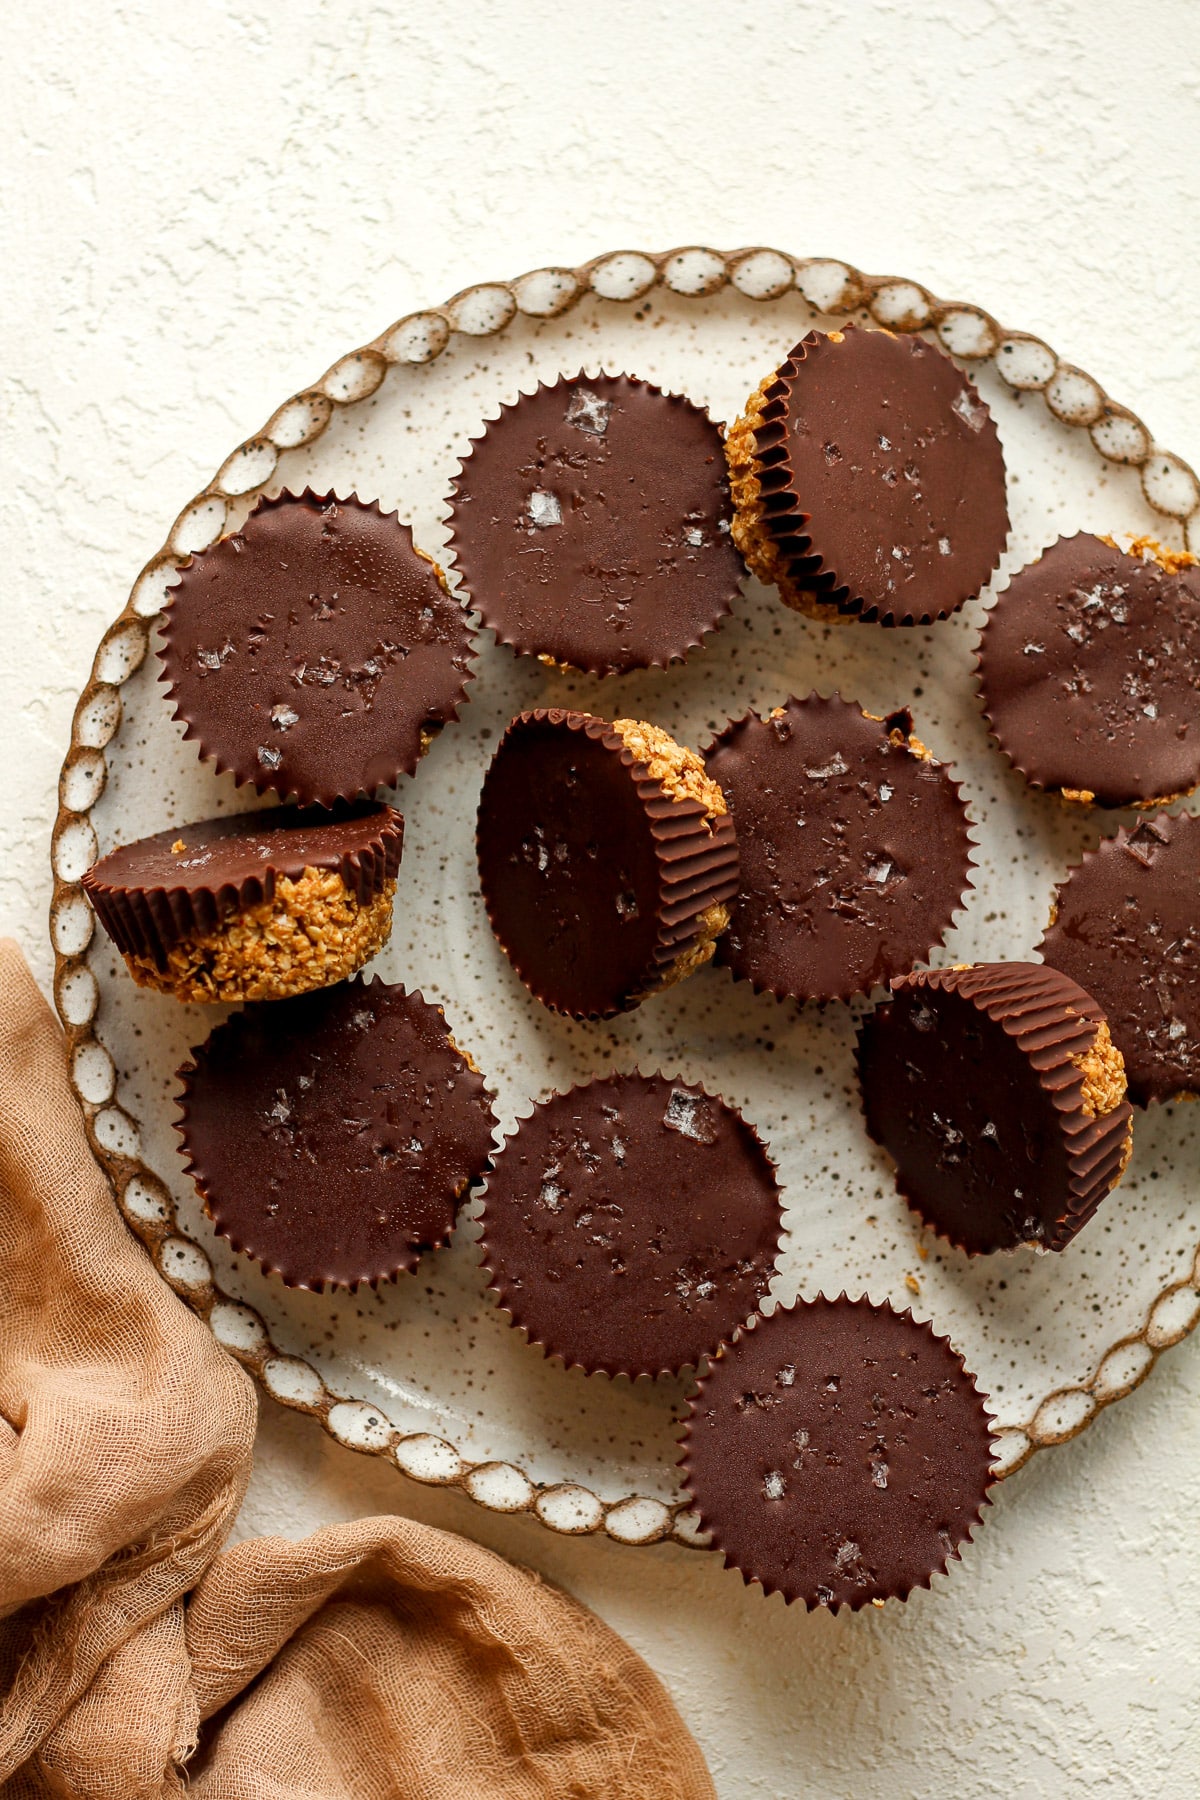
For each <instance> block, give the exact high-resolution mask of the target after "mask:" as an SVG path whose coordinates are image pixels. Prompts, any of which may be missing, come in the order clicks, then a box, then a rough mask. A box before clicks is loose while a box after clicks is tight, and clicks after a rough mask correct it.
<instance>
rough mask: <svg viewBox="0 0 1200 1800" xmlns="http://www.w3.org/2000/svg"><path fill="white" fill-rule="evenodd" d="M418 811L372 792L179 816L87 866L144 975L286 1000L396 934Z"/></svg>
mask: <svg viewBox="0 0 1200 1800" xmlns="http://www.w3.org/2000/svg"><path fill="white" fill-rule="evenodd" d="M403 843H404V820H403V818H402V817H401V816H400V814H399V813H398V812H397V811H396V810H395V808H394V807H391V806H379V805H375V804H374V803H372V802H366V803H360V804H357V805H345V806H339V807H336V808H334V809H332V810H330V811H326V810H324V809H321V808H317V807H312V808H301V807H295V806H279V807H271V808H267V809H265V810H264V811H262V812H250V813H236V814H234V815H233V816H232V817H229V818H224V819H206V820H205V821H204V822H203V823H202V824H199V825H179V826H172V827H171V829H170V830H169V831H160V832H158V833H156V835H155V836H154V837H148V838H141V839H139V840H138V841H137V842H136V843H133V844H123V845H121V846H120V847H119V848H118V849H116V850H113V851H111V852H110V853H109V855H107V856H105V857H102V858H101V860H100V861H99V862H98V863H96V864H95V865H94V866H93V867H92V868H91V869H89V870H88V872H87V874H86V875H85V876H84V878H83V885H84V888H85V890H86V892H87V895H88V898H89V899H90V900H91V903H92V906H93V907H94V908H95V912H96V916H97V918H98V919H99V920H100V923H101V924H102V925H103V926H104V929H105V930H106V931H107V933H108V935H109V937H110V938H111V939H112V940H113V943H114V944H115V945H116V946H117V949H118V950H119V951H120V952H121V955H122V956H123V957H124V958H125V963H126V966H127V968H128V969H129V972H130V974H131V975H132V976H133V978H134V980H135V981H136V982H138V983H139V985H140V986H142V987H152V988H157V989H158V990H159V991H160V992H162V993H165V994H173V995H174V996H175V997H176V999H178V1000H282V999H286V998H287V997H288V996H289V995H292V994H301V993H305V992H306V991H308V990H309V989H311V988H316V987H324V986H326V985H327V984H328V983H330V982H334V981H343V980H345V978H346V976H348V975H353V974H354V972H355V970H356V969H360V968H361V967H362V965H363V964H364V963H365V962H368V961H369V960H370V958H371V957H372V956H374V955H375V954H376V952H377V951H379V950H380V949H382V947H383V945H384V944H385V943H386V942H387V939H388V936H389V934H390V932H391V929H392V899H393V896H394V894H395V891H396V873H397V870H398V869H399V867H400V853H401V849H402V846H403Z"/></svg>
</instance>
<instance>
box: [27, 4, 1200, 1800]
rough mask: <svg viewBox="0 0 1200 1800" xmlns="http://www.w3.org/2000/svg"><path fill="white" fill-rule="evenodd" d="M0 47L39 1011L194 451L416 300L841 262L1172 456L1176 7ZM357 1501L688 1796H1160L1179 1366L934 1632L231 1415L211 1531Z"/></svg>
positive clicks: (1199, 1451)
mask: <svg viewBox="0 0 1200 1800" xmlns="http://www.w3.org/2000/svg"><path fill="white" fill-rule="evenodd" d="M2 18H3V42H4V50H3V64H4V66H3V72H2V75H0V80H2V82H3V94H2V103H3V127H2V135H0V142H2V144H3V150H2V151H0V160H2V164H3V167H2V172H0V177H2V180H3V194H2V195H0V202H2V204H0V216H2V217H3V218H4V219H5V221H6V223H7V230H6V232H5V234H4V235H5V237H6V238H7V240H8V251H7V253H6V255H5V257H4V259H3V266H2V267H0V331H2V332H3V340H4V355H3V361H2V363H0V382H2V383H3V394H4V423H5V432H4V443H3V467H2V469H0V509H2V519H0V546H2V548H0V558H2V560H0V606H2V607H3V615H2V616H3V625H4V653H3V656H2V657H0V684H2V685H0V746H2V747H3V749H4V750H5V751H6V752H7V755H6V757H5V763H6V767H5V775H6V780H5V782H4V785H3V791H2V792H0V929H4V930H7V931H10V932H13V933H15V934H16V936H17V937H18V938H19V939H20V940H21V942H22V943H23V945H24V947H25V949H26V952H27V953H28V955H29V956H30V959H31V960H32V962H33V965H34V968H35V971H36V972H37V974H38V976H39V977H40V978H41V979H42V981H43V983H46V981H47V977H48V975H49V971H50V958H49V951H48V946H47V943H46V935H45V913H46V905H47V897H48V891H49V881H48V871H47V856H48V841H49V824H50V820H51V818H52V816H53V810H54V793H55V784H56V780H57V774H58V766H59V762H60V760H61V755H62V751H63V747H64V745H65V743H66V741H67V733H68V726H69V720H70V714H71V709H72V704H73V698H74V696H75V694H76V693H77V692H78V690H79V688H80V687H81V686H82V684H83V681H84V678H85V675H86V672H87V668H88V664H89V662H90V658H91V654H92V649H93V647H94V645H95V643H96V641H97V640H98V638H99V636H100V634H101V631H102V629H103V627H104V625H105V623H106V622H107V621H108V619H109V618H110V617H112V616H113V615H115V614H116V612H117V611H118V610H119V609H120V606H121V604H122V602H123V599H124V596H125V592H126V589H127V587H128V585H129V582H130V580H131V578H132V576H133V574H134V573H136V571H137V569H138V568H139V566H140V564H141V563H142V561H143V560H144V558H145V557H146V556H147V554H149V553H150V552H151V551H152V550H154V549H156V548H157V546H158V544H159V543H160V541H161V539H162V536H163V534H164V531H165V528H166V526H167V525H168V524H169V522H170V520H171V519H172V518H173V517H174V515H175V513H176V511H177V510H178V508H179V506H180V505H181V504H182V503H183V502H184V501H185V500H186V499H188V498H189V497H190V495H191V494H192V493H193V492H194V491H195V490H196V489H197V488H198V487H199V486H200V485H202V483H203V481H204V480H205V479H206V478H207V476H208V475H209V474H210V472H211V471H212V470H213V469H214V468H215V467H216V465H217V464H218V463H219V462H220V461H221V460H222V459H223V457H224V456H225V454H226V453H227V452H228V451H229V450H230V449H232V447H233V446H234V444H235V443H237V442H238V441H239V440H240V439H241V438H243V437H244V436H246V435H248V434H249V433H250V432H251V431H253V430H254V429H255V428H256V427H257V426H258V425H260V424H261V422H262V421H263V420H264V419H265V418H266V417H267V415H268V414H269V413H270V412H271V411H272V409H273V408H274V406H275V405H276V403H277V402H278V401H279V400H280V399H282V398H283V397H284V396H285V395H286V394H288V393H290V392H291V391H292V390H293V389H294V388H297V387H299V386H301V385H303V384H304V383H305V382H307V381H309V380H311V379H312V378H314V377H315V376H316V375H318V374H319V373H320V372H321V370H322V369H324V368H325V367H326V366H327V365H328V364H329V363H330V362H331V361H333V359H334V357H335V356H336V355H337V354H338V353H339V352H341V351H343V350H345V349H348V348H350V347H352V346H353V345H355V344H357V343H359V342H361V341H363V340H364V339H366V338H369V337H371V336H373V335H374V334H375V333H376V332H377V331H378V330H379V329H381V328H382V327H383V326H384V325H385V324H387V323H388V322H389V321H390V320H391V319H393V318H395V317H398V316H399V315H400V314H402V313H404V312H406V311H408V310H410V309H412V308H414V307H416V306H420V305H424V304H427V303H430V302H437V301H439V300H441V299H444V298H446V297H447V296H448V295H449V294H450V293H452V292H453V291H454V290H455V289H456V288H458V287H461V286H465V285H467V284H468V283H470V282H472V281H474V280H478V279H483V278H487V277H495V276H503V275H509V274H515V273H517V272H519V271H520V270H522V269H524V268H526V267H533V266H536V265H537V264H539V263H542V262H546V261H554V262H560V263H561V262H566V263H570V262H574V261H577V260H582V259H584V258H586V257H587V256H590V255H592V254H593V253H595V252H597V251H599V250H604V249H610V248H616V247H618V246H619V245H622V244H628V245H632V246H639V247H646V248H659V247H666V246H667V245H670V244H677V243H689V242H708V243H714V244H718V245H722V246H726V245H733V244H738V243H755V242H764V243H769V244H779V245H780V246H781V247H784V248H788V249H791V250H794V251H796V252H798V253H801V254H811V255H833V256H844V257H847V258H849V259H850V260H851V261H856V262H858V263H859V264H860V265H862V266H864V267H867V268H870V269H886V270H888V271H889V272H895V273H903V274H907V275H912V276H915V277H918V278H919V279H922V280H924V281H926V282H927V283H928V284H929V285H931V286H932V287H934V288H935V289H936V290H938V291H940V292H941V293H943V294H947V295H960V296H962V297H964V298H970V299H974V300H976V301H979V302H981V303H982V304H983V305H985V306H987V307H989V308H990V309H991V310H992V311H994V312H995V313H996V314H997V316H998V317H1000V318H1001V319H1003V320H1004V321H1005V323H1006V324H1009V325H1014V326H1019V327H1024V328H1025V329H1028V330H1032V331H1035V332H1038V333H1041V334H1042V335H1044V336H1045V337H1047V338H1048V339H1049V341H1050V342H1051V343H1053V344H1055V345H1056V346H1057V347H1058V348H1059V349H1060V350H1061V351H1062V352H1063V353H1064V354H1066V355H1068V356H1070V357H1071V358H1072V359H1073V360H1075V361H1077V362H1079V363H1080V364H1082V366H1083V367H1085V368H1087V369H1089V370H1090V371H1092V372H1093V373H1094V374H1095V375H1096V376H1098V377H1099V379H1100V380H1102V381H1103V382H1104V383H1105V384H1106V385H1108V386H1109V387H1110V389H1111V391H1113V392H1114V393H1115V394H1116V395H1117V396H1118V397H1119V398H1120V399H1122V400H1124V401H1126V402H1127V403H1128V404H1130V405H1132V406H1133V407H1134V408H1135V409H1136V410H1138V411H1140V412H1141V414H1142V416H1143V417H1144V418H1145V419H1146V420H1147V421H1148V423H1149V424H1150V426H1151V428H1152V430H1153V431H1154V432H1155V433H1156V434H1157V436H1158V437H1159V439H1160V440H1161V441H1162V442H1165V443H1167V444H1169V445H1171V446H1172V447H1173V448H1176V449H1178V450H1180V451H1181V452H1183V453H1184V454H1185V455H1188V454H1190V456H1191V457H1192V459H1193V460H1195V458H1196V457H1197V456H1200V416H1198V412H1200V380H1198V355H1197V343H1198V341H1200V340H1198V335H1197V328H1196V299H1195V274H1194V270H1195V255H1196V244H1197V241H1198V238H1200V174H1198V171H1200V74H1198V70H1200V8H1198V7H1197V6H1196V5H1195V4H1194V0H1136V3H1135V4H1133V5H1130V4H1129V0H1074V3H1072V0H894V3H889V0H834V3H832V4H828V5H822V6H815V5H812V4H810V3H809V0H802V3H797V0H791V3H789V0H774V3H773V4H766V3H764V0H757V3H754V4H746V3H745V0H737V3H734V4H721V0H565V3H564V0H552V3H548V4H547V3H545V0H543V3H542V4H534V3H531V0H504V3H500V0H490V3H489V0H440V4H439V3H437V0H417V3H413V0H407V3H404V4H396V3H391V4H387V3H382V4H378V5H367V4H363V3H362V0H345V3H343V4H340V5H336V6H335V5H325V4H321V3H320V0H287V4H286V5H283V6H278V5H277V6H273V7H267V6H263V5H258V4H255V3H254V0H240V3H239V0H188V3H187V4H184V3H183V0H148V3H145V4H135V3H133V0H123V3H122V0H115V3H114V4H113V5H112V6H111V7H102V6H100V5H98V4H97V3H96V0H59V4H57V5H56V6H55V7H53V8H49V7H24V8H20V9H18V7H17V6H16V4H15V3H11V4H10V5H9V6H7V7H6V8H4V11H3V15H2ZM1198 1213H1200V1203H1198ZM388 1508H397V1509H403V1510H408V1511H411V1512H414V1513H416V1514H418V1515H419V1516H420V1517H422V1518H427V1519H431V1520H434V1521H436V1522H438V1523H441V1524H446V1525H449V1526H452V1527H456V1528H458V1529H461V1530H465V1531H468V1532H471V1533H473V1534H475V1535H477V1536H479V1537H481V1538H482V1539H484V1540H485V1541H486V1542H487V1543H489V1544H491V1545H493V1546H494V1547H496V1548H498V1549H501V1550H504V1551H506V1552H508V1553H509V1554H511V1555H513V1556H515V1557H517V1558H520V1559H523V1560H525V1561H527V1562H530V1563H533V1564H536V1565H537V1566H538V1567H539V1568H541V1569H543V1570H545V1571H546V1572H547V1573H548V1574H550V1575H552V1576H553V1577H555V1578H556V1579H557V1580H559V1581H561V1582H563V1583H564V1584H565V1585H567V1586H568V1587H570V1588H572V1589H573V1590H574V1592H575V1593H577V1594H578V1595H580V1596H581V1597H582V1598H583V1599H585V1600H587V1601H589V1602H590V1603H591V1604H592V1605H593V1606H595V1607H596V1608H597V1609H598V1610H599V1611H600V1612H602V1613H603V1614H604V1615H605V1616H606V1617H607V1618H608V1619H610V1620H611V1621H612V1622H613V1624H615V1625H616V1626H617V1627H618V1628H619V1629H620V1630H621V1631H623V1632H625V1633H626V1634H627V1635H628V1636H629V1637H630V1638H631V1639H632V1641H633V1642H634V1644H635V1645H636V1646H637V1647H638V1648H639V1649H640V1650H641V1651H643V1652H644V1654H645V1655H646V1656H647V1657H648V1658H649V1660H650V1661H651V1663H652V1664H653V1665H654V1667H655V1668H656V1669H657V1670H658V1671H659V1672H660V1674H661V1675H662V1676H663V1677H664V1679H665V1680H666V1681H667V1682H668V1684H669V1685H670V1687H671V1689H672V1691H673V1693H674V1694H675V1696H676V1699H677V1700H678V1703H679V1705H680V1707H681V1709H682V1711H683V1713H684V1715H685V1717H686V1718H687V1719H688V1720H689V1722H690V1723H691V1725H692V1726H693V1728H694V1729H695V1731H696V1732H697V1734H698V1736H699V1737H700V1740H701V1742H702V1744H703V1746H704V1749H705V1751H706V1753H707V1755H708V1757H709V1760H710V1763H711V1765H712V1768H713V1771H714V1774H715V1776H716V1779H717V1784H718V1787H719V1788H720V1791H721V1794H722V1800H735V1797H736V1800H740V1797H741V1796H768V1795H769V1796H778V1797H779V1800H793V1797H800V1796H808V1795H814V1796H821V1797H822V1800H826V1797H833V1796H839V1797H840V1796H848V1797H849V1796H852V1797H853V1800H873V1797H874V1796H876V1795H881V1794H896V1795H900V1796H913V1800H977V1797H978V1800H982V1797H983V1796H993V1795H995V1796H1000V1795H1003V1796H1005V1797H1006V1800H1035V1797H1037V1800H1040V1797H1041V1796H1048V1797H1053V1800H1058V1797H1059V1796H1062V1795H1067V1794H1070V1795H1083V1796H1087V1797H1088V1800H1091V1797H1092V1796H1101V1795H1103V1796H1109V1795H1113V1796H1117V1795H1120V1796H1126V1795H1129V1796H1138V1797H1141V1796H1147V1797H1153V1800H1177V1797H1179V1800H1184V1797H1188V1800H1190V1797H1191V1796H1192V1795H1194V1794H1195V1792H1196V1787H1197V1778H1196V1774H1195V1763H1196V1751H1195V1736H1196V1728H1197V1723H1198V1715H1200V1698H1198V1693H1197V1689H1198V1686H1200V1534H1198V1533H1197V1530H1196V1517H1197V1511H1198V1508H1200V1341H1197V1340H1193V1341H1192V1342H1191V1343H1189V1344H1187V1345H1184V1346H1183V1347H1181V1348H1180V1349H1177V1350H1175V1351H1173V1352H1172V1353H1170V1354H1169V1356H1168V1357H1167V1358H1166V1359H1165V1360H1164V1362H1163V1363H1162V1364H1161V1365H1160V1366H1159V1368H1158V1369H1157V1370H1156V1371H1155V1373H1154V1374H1153V1376H1152V1377H1151V1380H1150V1382H1149V1384H1148V1386H1147V1387H1145V1388H1143V1389H1142V1390H1141V1391H1140V1392H1139V1393H1137V1394H1136V1395H1135V1396H1134V1397H1133V1398H1132V1399H1130V1400H1128V1401H1126V1402H1124V1403H1123V1404H1121V1405H1120V1406H1118V1407H1117V1408H1115V1409H1113V1410H1112V1411H1111V1412H1110V1413H1108V1414H1106V1415H1105V1416H1104V1417H1102V1419H1101V1420H1100V1422H1099V1423H1098V1424H1097V1425H1096V1426H1095V1427H1094V1428H1093V1429H1092V1430H1091V1431H1089V1432H1088V1433H1087V1434H1086V1435H1085V1437H1084V1438H1083V1439H1081V1440H1080V1441H1078V1442H1076V1443H1075V1444H1073V1445H1071V1446H1068V1447H1066V1448H1064V1449H1060V1450H1056V1451H1052V1452H1050V1453H1048V1454H1044V1455H1043V1456H1041V1457H1040V1458H1038V1459H1037V1460H1035V1462H1034V1464H1033V1465H1031V1467H1030V1468H1029V1469H1027V1470H1026V1471H1025V1472H1024V1473H1023V1474H1022V1475H1020V1476H1018V1477H1016V1478H1015V1480H1014V1481H1013V1482H1012V1483H1011V1485H1010V1486H1009V1487H1008V1488H1007V1489H1006V1490H1005V1491H1004V1492H1003V1493H1002V1494H1001V1496H1000V1499H999V1502H998V1505H997V1506H996V1508H995V1510H994V1513H993V1515H992V1519H991V1521H990V1523H989V1525H988V1528H987V1530H986V1532H984V1533H983V1534H982V1536H981V1541H980V1542H979V1543H978V1545H977V1546H976V1547H975V1548H974V1549H973V1550H971V1551H970V1552H969V1553H968V1556H967V1560H966V1564H965V1566H964V1567H963V1568H962V1569H959V1570H957V1571H956V1572H955V1575H954V1577H953V1579H952V1580H951V1581H950V1582H944V1583H941V1584H939V1591H938V1592H937V1594H936V1595H935V1596H929V1595H924V1594H922V1595H918V1596H917V1597H916V1598H915V1599H914V1601H913V1602H911V1603H910V1604H909V1605H908V1606H907V1608H903V1607H889V1608H888V1609H887V1610H886V1611H885V1612H884V1613H881V1614H877V1615H874V1616H872V1617H870V1618H861V1617H860V1618H850V1617H846V1616H843V1617H842V1618H841V1619H838V1620H831V1619H829V1618H826V1617H814V1618H808V1617H806V1616H804V1615H803V1614H797V1613H796V1612H795V1610H794V1609H793V1610H792V1611H788V1610H786V1609H785V1608H784V1607H783V1605H782V1603H781V1602H780V1601H779V1600H778V1599H776V1600H773V1601H771V1602H769V1603H764V1602H763V1601H762V1600H761V1599H760V1598H759V1596H758V1595H757V1594H756V1593H754V1592H746V1591H744V1590H743V1588H742V1585H741V1582H740V1580H739V1579H738V1578H737V1577H736V1576H734V1575H732V1574H729V1575H726V1574H724V1573H723V1572H722V1570H721V1569H720V1567H719V1565H718V1564H717V1561H716V1559H715V1558H713V1559H709V1558H707V1557H704V1556H699V1555H697V1554H695V1553H688V1552H683V1551H674V1550H670V1549H660V1550H651V1551H646V1550H626V1549H621V1548H619V1547H617V1546H615V1545H612V1544H609V1543H604V1542H595V1541H591V1540H588V1541H585V1542H567V1541H563V1540H558V1539H554V1538H552V1537H551V1536H550V1535H549V1534H548V1533H547V1532H545V1531H543V1530H542V1529H541V1528H539V1527H537V1526H535V1525H533V1524H531V1523H530V1522H529V1521H527V1520H512V1521H502V1520H496V1519H493V1518H490V1517H488V1516H487V1515H484V1514H482V1513H480V1512H478V1511H477V1510H476V1509H474V1508H473V1507H471V1506H470V1504H469V1503H468V1502H466V1501H465V1500H459V1499H458V1498H457V1497H446V1496H438V1495H436V1494H431V1493H428V1492H425V1491H423V1490H419V1489H416V1488H414V1487H411V1486H408V1485H406V1484H404V1483H402V1481H401V1479H400V1478H399V1477H397V1476H395V1475H390V1474H389V1473H388V1471H387V1470H386V1469H383V1468H381V1467H379V1466H378V1465H377V1464H374V1463H371V1462H367V1461H365V1460H362V1459H358V1458H355V1457H354V1456H352V1455H351V1454H350V1453H349V1452H346V1451H342V1450H339V1449H338V1448H337V1447H336V1446H334V1445H333V1444H332V1443H331V1442H330V1441H329V1440H328V1439H327V1438H325V1437H324V1436H323V1435H321V1434H320V1433H319V1432H318V1431H317V1429H316V1428H315V1427H313V1426H311V1425H310V1424H309V1422H308V1421H307V1420H305V1419H303V1418H299V1417H296V1416H295V1415H287V1414H283V1413H281V1412H279V1411H278V1410H276V1409H274V1408H271V1409H270V1410H268V1411H266V1412H265V1413H264V1415H263V1420H262V1426H261V1431H260V1440H259V1452H258V1464H257V1469H256V1473H255V1477H254V1481H253V1483H252V1486H251V1491H250V1496H249V1498H248V1500H247V1503H246V1508H245V1511H244V1514H243V1516H242V1519H241V1521H240V1523H239V1526H238V1530H239V1533H240V1534H242V1535H248V1534H251V1533H254V1532H259V1531H264V1530H276V1531H284V1532H288V1533H292V1534H299V1533H300V1532H302V1531H305V1530H308V1529H310V1528H311V1527H312V1526H314V1525H316V1524H318V1523H320V1522H322V1521H324V1520H327V1519H332V1518H347V1517H352V1516H354V1515H356V1514H360V1513H363V1512H368V1511H376V1510H386V1509H388Z"/></svg>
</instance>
